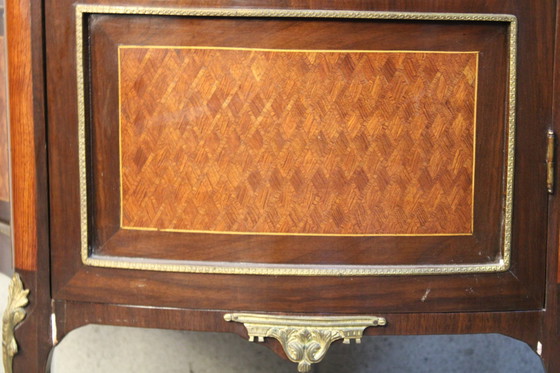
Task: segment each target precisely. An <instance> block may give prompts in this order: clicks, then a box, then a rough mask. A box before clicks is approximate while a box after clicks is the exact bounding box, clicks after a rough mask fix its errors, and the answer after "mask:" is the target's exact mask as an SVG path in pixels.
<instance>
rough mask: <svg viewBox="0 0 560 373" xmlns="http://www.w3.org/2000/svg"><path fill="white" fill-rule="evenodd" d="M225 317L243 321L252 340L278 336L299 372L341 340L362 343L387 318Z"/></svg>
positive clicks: (229, 315) (254, 315)
mask: <svg viewBox="0 0 560 373" xmlns="http://www.w3.org/2000/svg"><path fill="white" fill-rule="evenodd" d="M224 320H226V321H233V322H238V323H242V324H243V325H244V326H245V328H246V329H247V334H249V341H250V342H255V341H259V342H264V339H265V338H275V339H277V340H278V342H280V344H281V345H282V347H283V348H284V352H285V353H286V356H288V358H289V359H290V360H291V361H293V362H294V363H297V364H298V371H299V372H309V371H310V370H311V364H315V363H319V362H321V360H323V358H324V357H325V355H326V354H327V351H328V349H329V347H330V345H331V344H332V343H333V342H334V341H336V340H339V339H342V340H343V343H346V344H349V343H350V341H351V340H355V341H356V343H361V340H362V337H363V335H364V330H365V329H366V328H368V327H370V326H385V325H387V321H386V320H385V318H383V317H377V316H346V317H337V316H278V315H261V314H250V313H228V314H225V315H224Z"/></svg>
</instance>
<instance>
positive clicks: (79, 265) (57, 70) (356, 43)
mask: <svg viewBox="0 0 560 373" xmlns="http://www.w3.org/2000/svg"><path fill="white" fill-rule="evenodd" d="M313 5H314V7H315V8H321V9H323V10H316V9H313V8H310V7H308V6H309V4H308V3H306V2H301V3H300V2H297V4H293V8H290V9H280V6H283V5H282V4H279V3H277V2H265V4H263V2H256V1H245V2H242V4H240V3H239V2H228V1H221V2H212V3H211V4H210V3H207V2H205V1H169V2H166V4H165V7H161V4H159V3H158V2H156V1H151V2H150V1H129V2H128V5H125V6H123V5H122V4H121V3H119V6H114V5H112V3H111V2H110V1H84V2H83V3H82V4H78V5H74V4H73V1H67V0H63V1H60V0H57V1H47V7H46V11H47V80H48V82H49V83H48V98H49V110H48V111H49V159H50V169H49V171H50V187H51V238H52V240H51V242H52V263H53V265H54V267H53V268H54V274H53V289H54V292H55V297H56V298H59V299H69V300H89V301H95V302H112V303H115V302H116V303H127V304H142V305H154V306H156V305H160V306H170V307H186V308H204V309H216V308H217V309H239V310H259V311H285V312H287V311H290V312H354V313H362V312H372V311H373V310H375V311H388V310H400V311H407V312H414V311H426V310H430V311H475V310H511V309H540V308H542V306H543V296H544V258H545V256H544V254H545V232H546V219H545V217H546V201H547V192H546V180H545V179H546V177H545V167H544V157H545V153H546V150H545V140H546V126H547V125H548V123H549V122H550V118H551V110H550V109H551V81H552V79H551V76H552V71H551V67H550V66H551V59H552V38H551V35H552V25H553V15H552V14H553V11H552V10H553V9H552V4H550V3H549V2H547V1H537V2H534V1H533V2H528V1H471V2H457V1H443V2H442V1H424V2H422V3H421V4H420V3H418V4H410V2H407V1H392V2H390V3H387V2H384V1H371V2H368V3H367V4H353V5H348V4H347V3H346V2H343V1H340V2H339V1H335V2H331V1H328V2H327V1H325V2H321V4H316V3H313ZM209 6H211V7H210V8H209ZM259 7H262V8H266V9H259ZM329 9H336V10H329ZM54 14H56V15H57V17H56V22H55V21H54V20H55V18H54V17H52V15H54Z"/></svg>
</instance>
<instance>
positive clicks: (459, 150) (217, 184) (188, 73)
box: [119, 47, 478, 235]
mask: <svg viewBox="0 0 560 373" xmlns="http://www.w3.org/2000/svg"><path fill="white" fill-rule="evenodd" d="M119 52H120V70H119V72H120V97H121V107H120V109H121V153H122V154H121V162H122V181H121V183H122V205H123V206H122V219H123V221H122V225H123V227H126V228H140V229H154V230H156V229H157V230H174V231H176V230H190V231H211V232H224V231H225V232H229V231H231V232H259V233H290V234H291V233H295V234H389V235H391V234H447V235H452V234H469V233H471V232H472V219H473V216H472V210H473V206H472V202H473V159H474V149H473V143H474V141H473V138H474V131H475V102H476V97H475V96H476V80H477V58H478V54H477V53H474V52H464V53H462V52H453V53H437V52H390V51H389V52H388V51H384V52H364V51H286V50H259V49H223V48H196V47H195V48H161V47H158V48H149V47H130V48H127V47H121V48H120V50H119Z"/></svg>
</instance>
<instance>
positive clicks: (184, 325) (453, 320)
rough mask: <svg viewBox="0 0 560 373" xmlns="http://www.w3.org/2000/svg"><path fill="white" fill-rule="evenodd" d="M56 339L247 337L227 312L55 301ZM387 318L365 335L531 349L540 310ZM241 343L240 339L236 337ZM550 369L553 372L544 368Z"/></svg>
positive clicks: (269, 344) (273, 346)
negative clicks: (156, 334) (87, 330)
mask: <svg viewBox="0 0 560 373" xmlns="http://www.w3.org/2000/svg"><path fill="white" fill-rule="evenodd" d="M55 310H56V314H57V315H58V318H57V330H58V335H57V337H58V338H59V339H62V338H63V337H64V336H65V335H67V334H68V333H69V332H71V331H72V330H74V329H77V328H79V327H82V326H85V325H88V324H105V325H114V326H133V327H143V328H146V327H147V328H160V329H174V330H191V331H213V332H229V333H236V334H238V335H239V336H241V337H243V338H244V339H247V337H248V335H247V331H246V329H245V328H244V327H243V326H242V325H241V324H238V323H230V322H226V321H225V320H224V318H223V316H224V314H225V313H227V312H228V311H206V310H186V309H154V308H148V307H135V308H133V309H132V308H130V307H127V306H119V305H111V304H100V303H81V302H64V301H56V302H55ZM372 314H373V315H376V316H383V317H385V318H386V319H387V321H388V324H387V326H386V327H381V328H368V329H366V331H365V335H368V336H374V335H402V334H416V335H434V334H481V333H482V334H484V333H499V334H503V335H506V336H509V337H512V338H515V339H518V340H521V341H523V342H525V343H527V344H528V345H529V346H530V347H531V348H532V349H533V350H535V349H536V348H537V343H538V334H539V333H538V332H539V327H538V326H539V325H540V323H541V320H542V316H543V315H544V312H543V311H530V312H480V313H423V314H396V313H391V314H383V313H381V314H378V313H375V312H374V313H372ZM240 343H241V342H240ZM263 345H265V346H267V347H269V348H271V349H272V350H273V351H274V352H276V353H277V354H278V355H280V356H284V352H283V351H282V348H281V347H280V345H279V344H278V343H277V342H276V341H275V340H274V339H272V338H267V340H266V343H264V344H263ZM550 372H554V371H552V370H551V371H550Z"/></svg>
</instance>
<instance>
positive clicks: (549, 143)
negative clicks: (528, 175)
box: [546, 130, 556, 194]
mask: <svg viewBox="0 0 560 373" xmlns="http://www.w3.org/2000/svg"><path fill="white" fill-rule="evenodd" d="M555 143H556V135H555V134H554V131H552V130H548V133H547V135H546V188H547V189H548V193H550V194H552V193H554V151H555V150H556V146H555V145H556V144H555Z"/></svg>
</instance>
